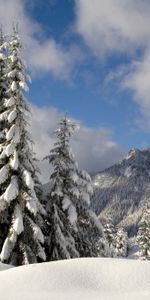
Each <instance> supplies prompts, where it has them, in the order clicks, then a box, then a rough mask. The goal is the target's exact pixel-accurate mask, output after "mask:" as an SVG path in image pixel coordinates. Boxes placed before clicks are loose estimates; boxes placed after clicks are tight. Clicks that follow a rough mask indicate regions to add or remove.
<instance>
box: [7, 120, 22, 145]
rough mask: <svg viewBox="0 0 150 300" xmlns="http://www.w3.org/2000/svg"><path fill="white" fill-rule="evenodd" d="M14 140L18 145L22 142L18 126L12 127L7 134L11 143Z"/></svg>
mask: <svg viewBox="0 0 150 300" xmlns="http://www.w3.org/2000/svg"><path fill="white" fill-rule="evenodd" d="M12 138H13V140H14V142H15V143H16V144H18V143H19V142H20V131H19V127H18V126H17V125H16V124H14V125H12V126H11V128H10V129H9V130H8V132H7V134H6V139H7V141H10V140H11V139H12Z"/></svg>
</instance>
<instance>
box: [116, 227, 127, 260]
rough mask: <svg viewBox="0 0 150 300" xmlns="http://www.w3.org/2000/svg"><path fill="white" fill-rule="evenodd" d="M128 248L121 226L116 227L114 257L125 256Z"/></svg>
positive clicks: (125, 235)
mask: <svg viewBox="0 0 150 300" xmlns="http://www.w3.org/2000/svg"><path fill="white" fill-rule="evenodd" d="M127 249H128V237H127V233H126V232H125V230H124V229H123V228H118V230H117V233H116V238H115V255H114V256H116V257H126V256H127Z"/></svg>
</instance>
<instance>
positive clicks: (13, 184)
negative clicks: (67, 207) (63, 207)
mask: <svg viewBox="0 0 150 300" xmlns="http://www.w3.org/2000/svg"><path fill="white" fill-rule="evenodd" d="M5 79H6V80H7V81H8V84H9V86H8V89H7V93H6V94H7V97H6V98H5V102H4V106H5V109H4V111H3V112H1V114H0V119H2V120H4V121H5V128H4V129H3V133H4V134H5V138H4V141H3V142H2V143H1V144H0V164H1V166H2V167H1V169H0V182H1V195H0V212H3V211H4V210H5V211H6V212H7V213H8V216H9V220H8V226H7V233H6V236H5V240H4V242H3V245H2V248H1V253H0V259H1V261H2V262H5V263H11V264H14V265H21V264H28V263H36V262H37V261H41V260H45V252H44V249H43V247H42V244H43V243H44V237H43V234H42V232H41V229H40V227H39V226H38V225H37V223H36V217H37V214H38V212H39V202H38V200H37V197H36V193H35V189H34V180H33V178H34V174H35V165H34V159H33V151H32V141H31V138H30V135H29V133H28V131H27V115H28V114H29V108H28V106H27V104H26V101H25V98H24V95H23V93H22V90H24V91H27V90H28V87H27V85H26V80H27V79H29V77H28V76H27V75H26V73H25V64H24V62H23V60H22V58H21V43H20V39H19V36H18V34H17V32H16V30H14V33H13V36H12V39H11V41H10V42H9V56H8V58H7V73H5ZM0 223H1V224H2V223H3V220H2V219H0Z"/></svg>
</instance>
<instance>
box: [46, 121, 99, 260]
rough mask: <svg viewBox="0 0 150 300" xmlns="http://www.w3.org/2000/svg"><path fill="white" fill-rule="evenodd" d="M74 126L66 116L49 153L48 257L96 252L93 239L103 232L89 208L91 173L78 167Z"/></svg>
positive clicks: (75, 255) (50, 258)
mask: <svg viewBox="0 0 150 300" xmlns="http://www.w3.org/2000/svg"><path fill="white" fill-rule="evenodd" d="M75 130H76V124H74V123H72V122H71V121H70V120H68V119H67V118H63V119H62V120H61V121H60V127H59V129H57V130H56V136H57V141H56V143H55V145H54V149H52V150H51V152H50V155H49V156H48V157H47V158H48V159H49V162H50V163H51V164H52V165H53V167H54V171H53V173H52V175H51V177H50V179H51V184H52V187H51V192H50V194H49V196H48V216H49V243H48V259H49V260H55V259H56V260H58V259H65V258H73V257H78V256H96V246H95V244H94V241H95V238H96V236H97V234H99V235H102V228H101V225H100V223H99V221H98V219H97V217H96V216H95V214H94V213H93V212H92V211H91V210H90V209H89V205H90V198H89V194H90V193H91V192H92V186H91V179H90V176H89V175H88V174H87V173H86V172H84V171H81V170H79V168H78V166H77V163H76V162H75V160H74V156H73V154H72V151H71V149H70V138H71V136H72V134H73V133H74V131H75Z"/></svg>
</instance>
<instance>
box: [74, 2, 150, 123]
mask: <svg viewBox="0 0 150 300" xmlns="http://www.w3.org/2000/svg"><path fill="white" fill-rule="evenodd" d="M76 16H77V20H76V25H75V27H76V31H77V32H78V33H79V34H80V35H81V36H82V37H83V39H84V41H85V42H86V44H87V45H88V46H89V47H90V48H91V50H92V51H93V53H94V54H95V55H96V56H97V57H98V58H104V57H105V59H107V57H109V55H120V54H125V55H127V56H128V58H129V59H130V62H129V63H128V64H127V65H121V66H119V68H118V67H117V69H116V70H113V71H111V72H110V74H109V75H108V76H107V78H106V80H105V83H106V81H107V84H109V83H110V81H111V80H113V81H114V83H115V86H116V87H117V86H118V89H120V88H121V89H129V90H131V91H132V92H133V100H134V101H135V103H136V104H137V105H138V107H139V110H140V113H141V116H142V118H143V120H138V124H140V126H142V127H143V124H144V127H146V126H147V125H148V126H149V128H150V121H149V119H150V96H149V95H150V26H149V20H150V1H149V0H136V1H135V0H105V1H103V0H92V1H90V0H76ZM139 49H140V50H141V55H140V56H139V55H138V50H139ZM108 88H109V85H108Z"/></svg>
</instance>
